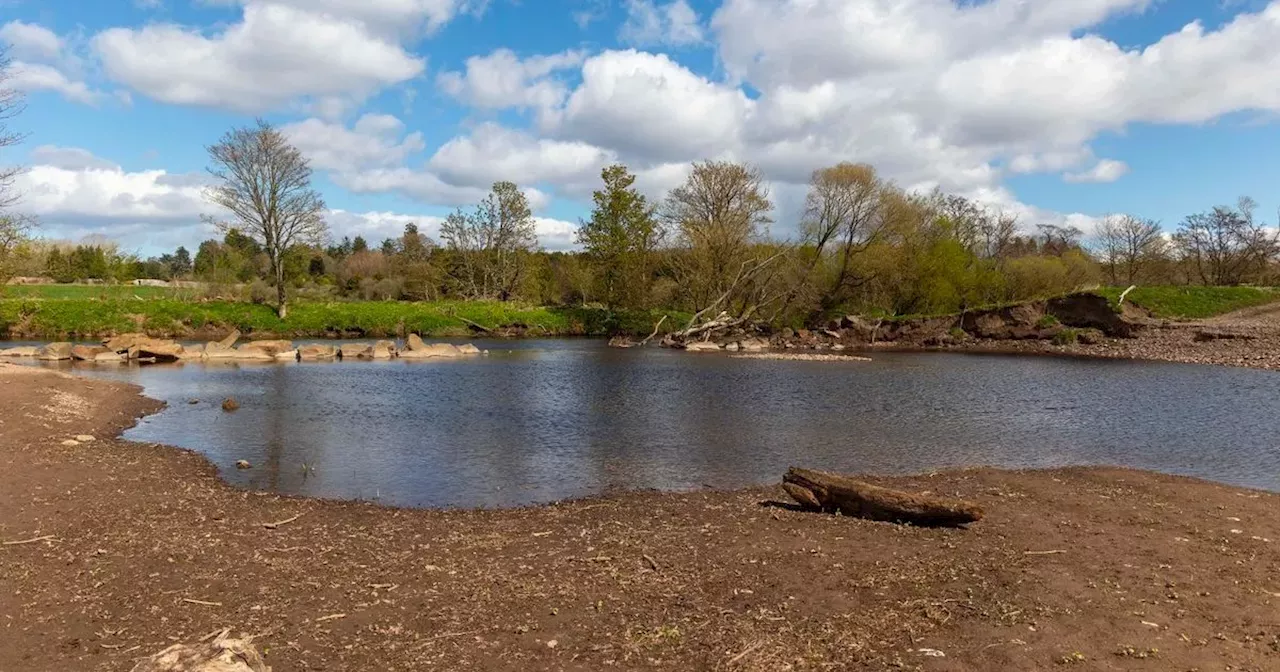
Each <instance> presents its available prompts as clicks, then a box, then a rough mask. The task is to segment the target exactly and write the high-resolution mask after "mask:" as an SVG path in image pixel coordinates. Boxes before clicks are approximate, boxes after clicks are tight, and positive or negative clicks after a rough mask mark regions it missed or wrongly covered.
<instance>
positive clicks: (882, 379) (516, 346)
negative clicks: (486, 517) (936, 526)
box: [77, 340, 1280, 507]
mask: <svg viewBox="0 0 1280 672" xmlns="http://www.w3.org/2000/svg"><path fill="white" fill-rule="evenodd" d="M480 345H481V347H487V348H489V349H490V350H491V351H492V354H491V355H490V356H489V357H486V358H481V359H472V360H467V361H442V362H431V361H427V362H407V361H392V362H349V363H300V364H293V363H291V364H252V365H235V364H187V365H183V366H153V367H141V368H139V367H129V368H119V369H115V370H112V369H101V370H97V372H95V373H94V374H93V375H102V376H107V377H112V378H119V379H124V380H129V381H132V382H136V383H138V384H141V385H143V386H144V387H145V388H146V391H147V394H148V395H150V396H152V397H156V398H159V399H163V400H164V401H167V402H168V403H169V407H168V408H167V409H166V410H165V411H163V412H162V413H160V414H158V415H156V416H152V417H150V418H148V419H146V420H144V421H143V422H142V423H141V424H140V425H139V426H138V427H136V428H134V429H133V430H130V431H129V432H128V433H127V434H126V436H127V437H128V438H131V439H136V440H142V441H153V442H160V443H169V444H176V445H180V446H184V447H187V448H193V449H196V450H198V451H200V452H202V453H204V454H206V455H208V456H209V457H210V458H211V459H212V460H213V461H214V462H215V463H217V464H218V465H219V467H221V468H222V469H223V475H224V476H225V477H226V478H227V479H228V480H230V481H232V482H233V483H236V484H238V485H241V486H244V487H250V488H258V489H266V490H276V491H280V492H289V493H303V494H309V495H316V496H325V497H341V498H364V499H375V498H377V499H379V500H381V501H384V502H390V503H397V504H407V505H417V506H461V507H476V506H481V507H488V506H505V505H515V504H527V503H534V502H545V501H551V500H556V499H562V498H567V497H579V496H585V495H592V494H599V493H602V492H606V491H608V490H611V489H631V488H660V489H689V488H697V487H700V486H703V485H709V486H714V487H735V486H743V485H749V484H758V483H768V482H775V481H777V480H778V479H779V477H780V476H781V474H782V472H783V471H785V470H786V468H787V467H788V466H789V465H792V464H797V465H805V466H811V467H817V468H827V469H834V470H841V471H851V472H864V473H903V472H918V471H924V470H931V469H937V468H945V467H957V466H969V465H997V466H1006V467H1046V466H1057V465H1066V464H1120V465H1127V466H1133V467H1139V468H1146V469H1155V470H1160V471H1166V472H1171V473H1180V474H1188V475H1194V476H1201V477H1205V478H1211V479H1216V480H1220V481H1225V482H1229V483H1235V484H1239V485H1246V486H1254V487H1263V488H1268V489H1272V490H1280V376H1277V375H1276V374H1274V373H1269V372H1262V371H1251V370H1245V369H1228V368H1212V367H1196V366H1188V365H1178V364H1155V363H1137V362H1122V361H1089V360H1069V359H1054V358H1039V357H1026V358H1016V357H998V356H971V355H946V354H890V353H881V354H876V355H874V361H872V362H857V363H855V362H849V363H831V362H797V361H763V360H740V359H730V358H728V357H725V356H721V355H716V354H711V355H706V354H687V353H678V352H671V351H665V350H659V349H646V350H615V349H610V348H607V347H604V345H603V344H602V343H600V342H596V341H570V340H562V341H521V342H490V343H481V344H480ZM89 368H90V367H77V369H83V370H88V369H89ZM224 397H235V398H236V399H237V400H239V401H240V404H241V409H240V410H239V411H238V412H236V413H234V414H226V413H223V412H222V411H221V410H220V409H219V408H218V403H217V402H219V401H221V400H222V399H223V398H224ZM189 399H199V400H201V403H199V404H196V405H190V404H188V403H187V401H188V400H189ZM240 459H245V460H248V461H250V462H251V463H253V464H254V468H253V469H251V470H248V471H237V470H235V469H234V468H233V467H232V465H234V464H235V461H236V460H240Z"/></svg>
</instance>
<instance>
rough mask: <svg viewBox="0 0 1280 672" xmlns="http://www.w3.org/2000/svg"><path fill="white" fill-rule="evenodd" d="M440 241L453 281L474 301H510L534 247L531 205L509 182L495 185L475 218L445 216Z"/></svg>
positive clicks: (536, 245) (460, 214) (534, 236)
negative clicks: (451, 261)
mask: <svg viewBox="0 0 1280 672" xmlns="http://www.w3.org/2000/svg"><path fill="white" fill-rule="evenodd" d="M440 238H441V239H442V240H443V241H444V242H445V244H446V245H447V246H448V248H449V249H450V250H451V251H452V252H453V253H454V257H455V263H456V268H455V269H454V272H453V274H452V275H453V278H454V281H455V282H456V283H457V284H458V286H459V289H460V290H461V291H462V292H463V294H465V295H467V296H468V297H469V298H473V299H482V298H484V299H492V298H498V299H502V300H504V301H505V300H507V299H510V298H511V297H512V296H513V295H514V294H515V292H516V289H517V288H518V287H519V285H520V282H521V280H523V278H524V273H525V270H526V268H527V267H528V261H529V258H528V257H529V253H530V252H532V251H533V250H535V249H537V247H538V235H537V229H536V228H535V226H534V221H533V212H532V211H531V210H530V209H529V200H528V198H526V197H525V195H524V192H522V191H520V189H519V187H517V186H516V185H515V184H514V183H512V182H495V183H494V185H493V191H491V192H490V193H489V195H488V196H486V197H485V199H484V200H483V201H481V202H480V204H479V205H477V206H476V210H475V212H474V213H472V214H470V215H466V214H463V213H462V212H461V211H459V212H455V213H454V214H452V215H449V217H448V218H447V219H446V220H445V222H444V224H442V225H441V226H440Z"/></svg>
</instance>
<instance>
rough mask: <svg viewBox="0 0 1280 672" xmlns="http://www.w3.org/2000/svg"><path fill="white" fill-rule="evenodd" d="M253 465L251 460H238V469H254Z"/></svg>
mask: <svg viewBox="0 0 1280 672" xmlns="http://www.w3.org/2000/svg"><path fill="white" fill-rule="evenodd" d="M252 468H253V465H252V464H249V460H236V469H252Z"/></svg>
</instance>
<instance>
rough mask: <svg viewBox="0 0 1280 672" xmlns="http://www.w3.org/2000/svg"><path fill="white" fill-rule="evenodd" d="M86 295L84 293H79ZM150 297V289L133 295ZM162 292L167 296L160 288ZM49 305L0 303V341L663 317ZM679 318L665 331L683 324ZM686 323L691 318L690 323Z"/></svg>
mask: <svg viewBox="0 0 1280 672" xmlns="http://www.w3.org/2000/svg"><path fill="white" fill-rule="evenodd" d="M76 289H79V288H76ZM126 289H129V290H134V289H149V288H132V287H130V288H126ZM161 289H162V288H161ZM51 294H52V295H46V297H45V298H4V299H0V334H8V335H9V337H11V338H12V337H19V336H20V337H27V338H76V337H94V336H101V335H105V334H113V333H122V332H128V331H143V332H146V333H149V334H152V335H155V336H176V337H181V336H191V335H196V334H218V333H222V332H226V331H230V330H231V329H239V330H240V331H242V332H244V333H247V334H248V333H252V334H263V335H267V334H270V335H279V336H286V337H307V336H313V337H324V336H345V337H351V336H369V337H381V336H395V335H400V334H407V333H417V334H420V335H423V336H437V337H440V336H466V335H469V334H470V333H471V330H470V329H469V327H468V324H467V321H468V320H469V321H471V322H475V323H477V324H480V325H484V326H485V327H489V328H497V327H503V326H511V325H525V326H526V327H528V328H529V331H528V333H529V334H530V335H548V336H603V335H607V334H612V333H618V332H625V333H636V334H644V335H648V333H649V332H650V331H652V329H653V325H654V323H656V322H657V321H658V319H659V318H661V315H662V313H661V312H657V311H631V312H624V313H617V314H610V313H608V312H607V311H605V310H603V309H597V308H577V307H544V306H529V305H521V304H516V303H503V302H497V301H437V302H423V303H414V302H405V301H324V302H321V301H298V302H296V303H293V304H290V308H289V317H288V319H286V320H281V319H280V318H278V317H277V316H276V314H275V311H273V310H272V309H271V308H270V307H269V306H265V305H258V304H253V303H245V302H235V301H195V300H180V299H173V298H145V297H142V296H141V294H138V295H136V298H135V295H134V294H132V293H130V294H129V296H130V298H120V297H119V296H117V297H115V298H82V297H74V296H70V295H73V294H74V292H66V293H65V294H63V295H62V296H63V297H64V298H58V293H57V292H53V293H51ZM678 317H679V316H677V315H675V314H673V315H672V318H673V319H671V320H668V321H667V323H666V325H664V328H668V327H671V325H673V324H676V323H679V324H683V322H682V320H680V319H677V318H678ZM684 319H687V316H684Z"/></svg>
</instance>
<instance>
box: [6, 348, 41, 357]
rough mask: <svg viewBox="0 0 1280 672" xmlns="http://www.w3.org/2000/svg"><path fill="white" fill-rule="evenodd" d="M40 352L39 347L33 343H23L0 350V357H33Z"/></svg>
mask: <svg viewBox="0 0 1280 672" xmlns="http://www.w3.org/2000/svg"><path fill="white" fill-rule="evenodd" d="M39 354H40V348H37V347H35V346H34V345H23V346H19V347H16V348H9V349H8V350H0V357H35V356H37V355H39Z"/></svg>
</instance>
